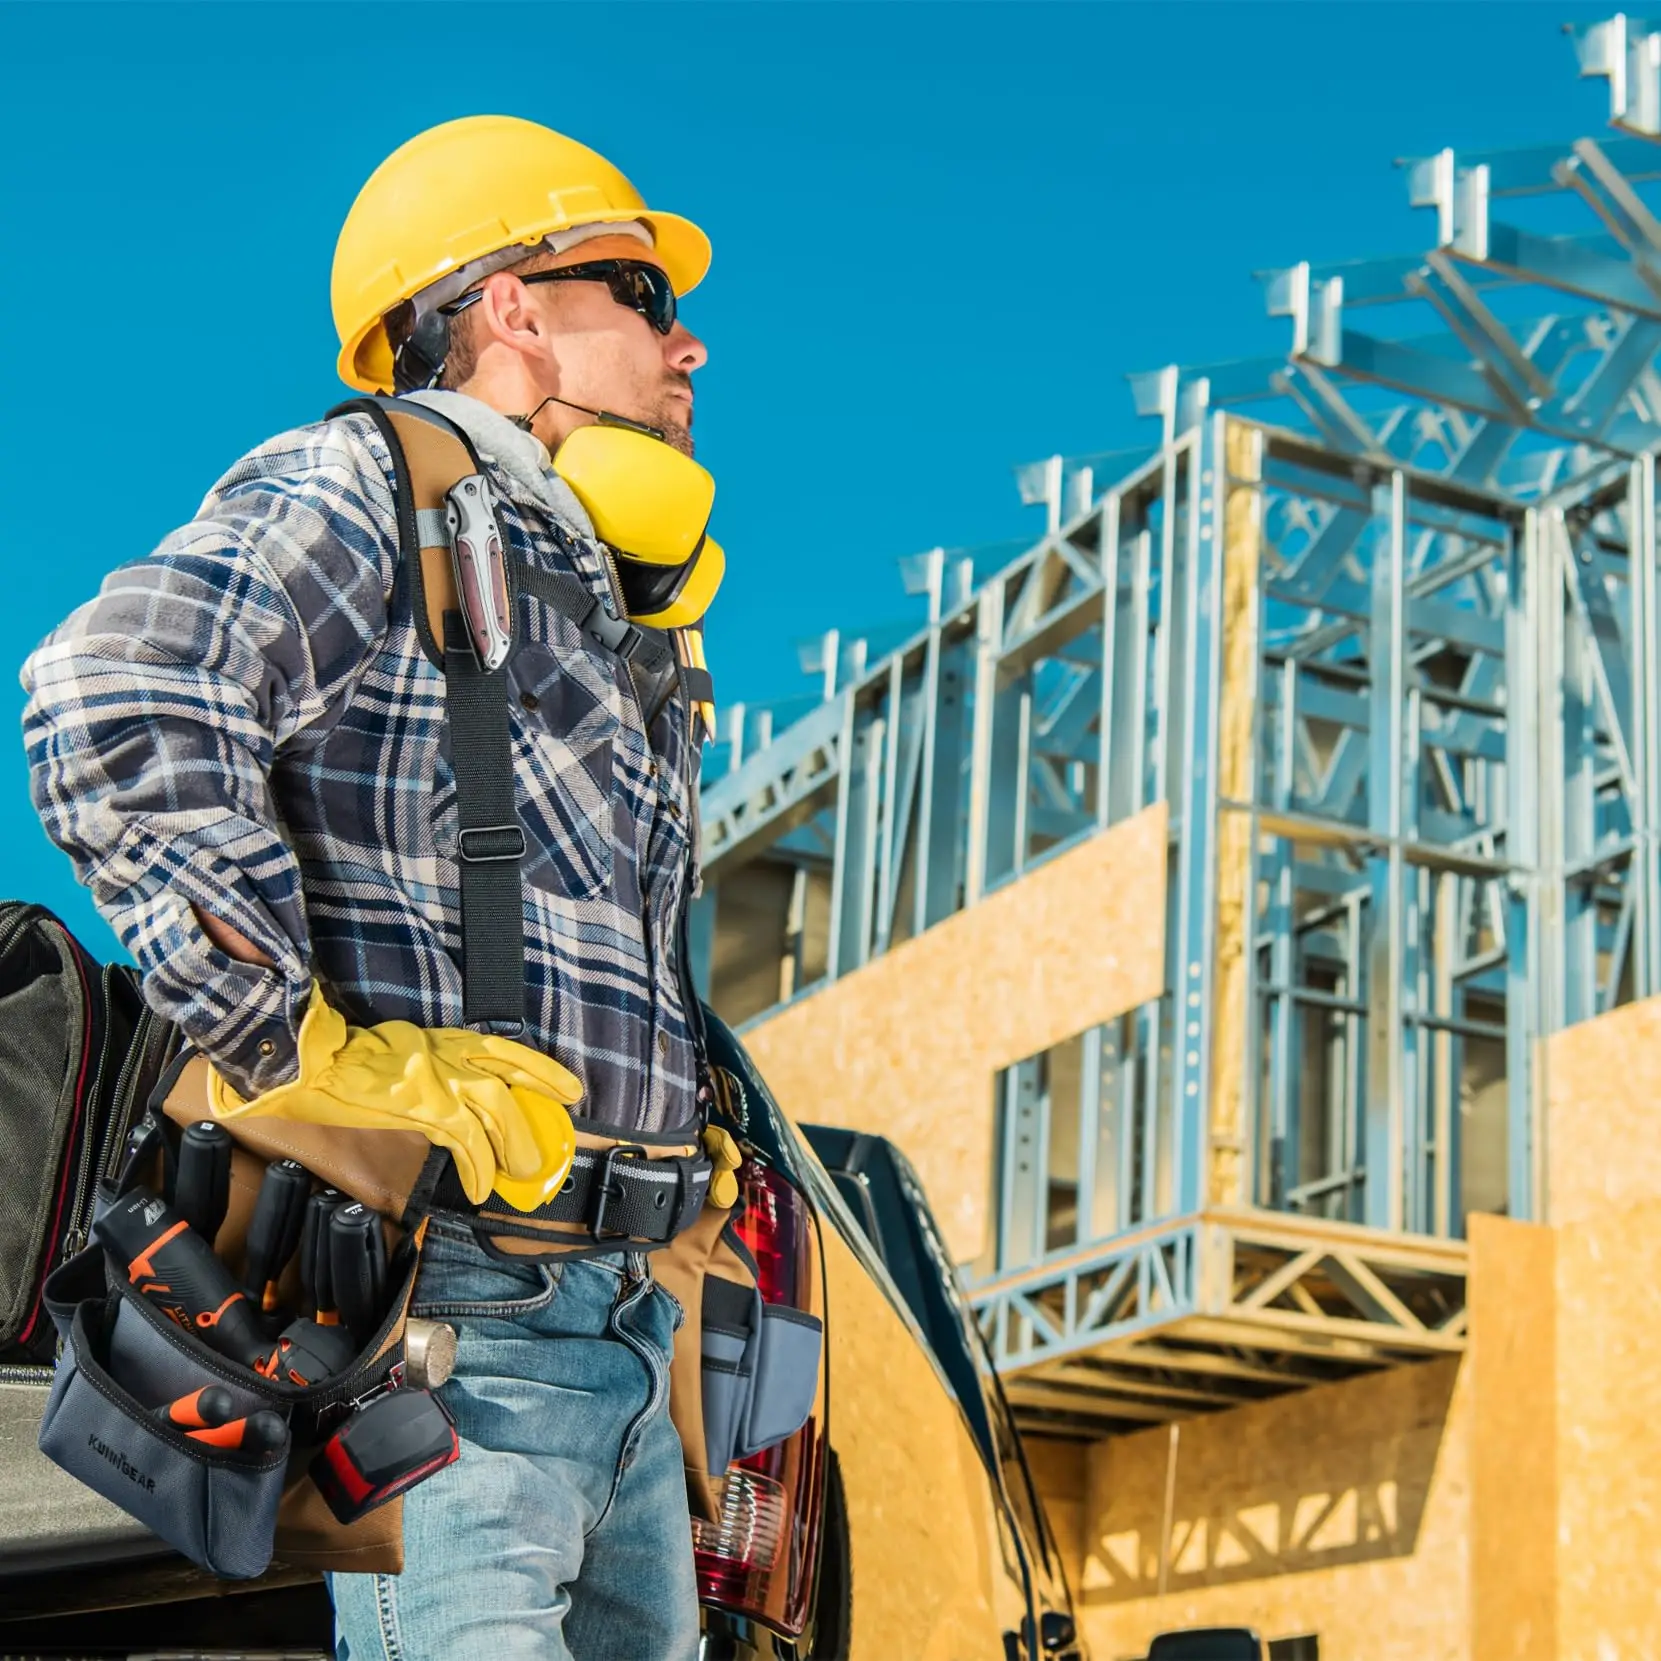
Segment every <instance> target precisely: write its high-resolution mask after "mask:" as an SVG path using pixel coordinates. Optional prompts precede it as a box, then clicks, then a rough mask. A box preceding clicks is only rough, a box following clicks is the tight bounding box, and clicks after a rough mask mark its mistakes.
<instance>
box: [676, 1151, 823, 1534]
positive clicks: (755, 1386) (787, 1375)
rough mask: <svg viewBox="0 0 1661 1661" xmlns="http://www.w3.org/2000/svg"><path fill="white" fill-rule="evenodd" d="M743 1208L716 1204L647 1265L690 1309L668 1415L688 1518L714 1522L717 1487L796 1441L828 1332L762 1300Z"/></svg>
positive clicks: (814, 1393) (812, 1398) (802, 1313)
mask: <svg viewBox="0 0 1661 1661" xmlns="http://www.w3.org/2000/svg"><path fill="white" fill-rule="evenodd" d="M742 1193H743V1187H742V1184H741V1186H740V1195H741V1198H740V1202H739V1204H738V1205H736V1206H734V1207H733V1208H732V1209H731V1210H723V1209H721V1208H719V1207H717V1206H716V1205H714V1204H713V1203H711V1204H709V1205H707V1206H706V1207H705V1209H704V1212H703V1214H702V1215H701V1216H700V1217H699V1218H698V1220H697V1221H696V1222H695V1223H694V1224H693V1225H692V1226H691V1227H690V1228H689V1229H687V1230H686V1232H685V1233H684V1234H682V1235H680V1236H678V1237H677V1238H676V1239H675V1240H674V1241H672V1242H671V1243H670V1244H669V1245H668V1246H666V1247H665V1248H664V1249H663V1250H662V1251H661V1252H658V1253H657V1254H656V1255H655V1256H654V1257H653V1259H652V1268H653V1271H654V1273H655V1274H656V1277H657V1280H658V1283H659V1284H660V1285H661V1286H663V1287H664V1288H666V1289H667V1290H668V1291H670V1292H672V1293H673V1294H674V1295H675V1297H676V1298H677V1299H678V1300H679V1302H680V1304H681V1307H682V1308H683V1309H684V1310H685V1312H686V1319H685V1322H684V1323H683V1325H682V1327H681V1329H680V1331H679V1332H678V1333H676V1335H675V1347H674V1353H673V1355H672V1357H671V1360H670V1367H669V1416H670V1418H671V1419H672V1420H673V1422H674V1425H675V1429H676V1431H677V1432H678V1433H679V1436H680V1439H681V1453H682V1459H683V1462H684V1464H685V1466H686V1484H687V1492H688V1497H689V1499H690V1502H691V1506H692V1510H693V1513H694V1515H696V1516H700V1517H703V1518H704V1519H705V1520H706V1521H709V1522H712V1523H713V1522H716V1521H717V1520H718V1515H717V1499H716V1494H715V1489H714V1486H713V1484H714V1482H715V1481H716V1480H717V1479H719V1478H720V1477H722V1476H723V1475H725V1473H726V1470H727V1467H728V1466H729V1465H730V1464H731V1463H732V1462H733V1461H734V1460H735V1459H746V1458H748V1457H749V1456H750V1455H751V1454H755V1453H760V1452H762V1451H763V1450H764V1449H767V1448H771V1447H773V1446H775V1445H776V1444H778V1443H780V1442H783V1441H785V1440H786V1439H787V1438H789V1437H791V1436H793V1435H795V1433H796V1432H797V1431H798V1430H800V1429H801V1428H802V1426H803V1425H804V1424H805V1423H806V1422H807V1420H808V1418H809V1416H810V1415H811V1414H812V1412H813V1409H814V1404H815V1402H816V1401H817V1399H818V1395H819V1388H820V1357H821V1350H822V1347H823V1340H824V1327H823V1324H822V1322H821V1320H820V1318H819V1316H818V1315H815V1314H812V1313H810V1312H809V1311H807V1310H801V1309H796V1308H794V1307H792V1306H790V1305H789V1304H784V1303H768V1302H764V1301H763V1299H762V1296H761V1289H760V1280H759V1276H758V1274H757V1270H756V1263H755V1259H754V1257H753V1256H752V1255H751V1253H750V1249H749V1247H748V1246H747V1245H746V1244H745V1243H744V1239H743V1237H742V1235H741V1234H740V1232H739V1228H738V1224H739V1221H740V1219H741V1217H742V1215H743V1199H742Z"/></svg>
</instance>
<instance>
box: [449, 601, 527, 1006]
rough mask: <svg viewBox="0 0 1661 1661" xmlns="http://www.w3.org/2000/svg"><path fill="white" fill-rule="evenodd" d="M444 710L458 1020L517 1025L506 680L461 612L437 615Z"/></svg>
mask: <svg viewBox="0 0 1661 1661" xmlns="http://www.w3.org/2000/svg"><path fill="white" fill-rule="evenodd" d="M444 704H445V715H446V717H447V718H448V720H449V724H450V770H451V772H453V773H454V774H455V779H456V823H457V826H458V829H457V833H456V869H457V871H458V873H459V875H460V879H461V954H462V955H461V963H462V1019H463V1020H465V1021H466V1022H467V1023H468V1025H472V1024H473V1023H474V1022H489V1023H490V1024H492V1025H498V1026H508V1027H512V1028H513V1029H514V1030H515V1031H518V1030H519V1029H521V1028H522V1027H523V1026H524V1024H525V916H524V910H523V908H522V904H521V899H520V885H519V862H520V861H521V860H522V859H523V858H524V855H525V832H524V828H523V827H522V826H521V825H520V823H519V814H518V811H517V809H516V808H515V806H514V801H513V748H512V735H511V733H510V731H509V728H508V693H507V677H506V675H505V674H504V673H503V671H502V670H500V669H498V670H496V671H494V672H493V673H491V674H486V673H485V672H484V670H482V669H481V668H480V667H479V660H478V658H477V657H476V656H475V655H474V652H473V647H472V643H471V641H470V640H469V639H468V634H467V627H466V625H465V624H464V623H463V622H462V619H461V614H460V613H459V612H454V611H450V612H446V613H445V614H444Z"/></svg>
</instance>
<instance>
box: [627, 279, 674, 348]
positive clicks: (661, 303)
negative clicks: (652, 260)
mask: <svg viewBox="0 0 1661 1661" xmlns="http://www.w3.org/2000/svg"><path fill="white" fill-rule="evenodd" d="M628 281H629V285H630V291H631V292H630V296H629V299H628V301H627V304H629V305H631V306H633V307H634V309H635V310H636V311H637V312H639V313H640V314H641V316H642V317H644V318H645V319H646V321H647V322H648V323H650V324H651V325H652V327H653V328H654V329H656V330H657V332H658V333H659V334H660V335H666V334H668V332H669V331H670V330H671V329H672V328H674V326H675V291H674V289H673V288H672V287H671V286H670V283H669V277H668V275H667V273H665V272H663V271H660V270H658V268H657V267H656V266H655V265H635V266H630V267H629V268H628Z"/></svg>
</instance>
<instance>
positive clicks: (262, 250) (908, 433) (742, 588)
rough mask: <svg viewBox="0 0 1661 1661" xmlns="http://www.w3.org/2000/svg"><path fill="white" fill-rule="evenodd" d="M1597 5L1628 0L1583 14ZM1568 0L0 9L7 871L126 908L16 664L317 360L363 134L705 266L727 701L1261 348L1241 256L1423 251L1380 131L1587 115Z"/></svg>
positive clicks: (790, 687)
mask: <svg viewBox="0 0 1661 1661" xmlns="http://www.w3.org/2000/svg"><path fill="white" fill-rule="evenodd" d="M1610 9H1612V8H1610ZM1600 15H1603V14H1602V13H1599V12H1595V11H1594V12H1590V13H1587V12H1581V13H1571V12H1566V11H1560V10H1559V9H1558V8H1557V7H1556V6H1555V5H1552V4H1515V3H1505V0H1493V3H1489V4H1466V5H1458V4H1449V3H1438V4H1406V3H1399V0H1398V3H1394V4H1390V3H1381V4H1360V3H1350V0H1324V3H1323V0H1309V3H1305V4H1298V5H1267V4H1253V3H1248V0H1236V3H1232V4H1218V5H1202V4H1182V3H1174V0H1164V3H1157V4H1155V3H1148V4H1104V5H1089V4H1059V5H1047V4H1038V3H1033V0H1023V3H1020V4H1015V5H1007V6H1006V5H999V4H950V3H946V0H935V3H927V4H846V3H843V4H824V5H820V4H794V3H776V4H764V3H751V4H698V3H691V0H688V3H682V4H675V5H648V4H617V5H600V4H596V5H571V4H566V5H539V4H520V5H508V6H495V5H486V4H466V5H448V4H438V3H432V4H415V3H402V4H391V3H386V4H368V5H347V4H327V5H324V4H316V5H290V6H265V5H253V4H218V5H213V4H203V5H194V6H150V5H143V4H122V5H117V6H112V7H104V6H99V5H82V4H57V5H50V4H41V5H21V6H20V5H9V6H0V29H3V31H4V33H3V37H0V38H4V40H5V43H6V49H5V59H6V67H7V74H6V94H5V98H4V100H0V144H3V146H4V151H5V154H6V156H7V158H8V159H7V164H6V166H5V168H4V169H3V170H0V227H3V230H0V237H3V239H4V246H3V255H4V257H3V258H0V302H3V316H4V323H3V325H0V385H3V387H4V390H5V395H4V397H3V399H0V455H3V458H4V459H3V461H0V469H3V473H0V485H3V488H4V497H3V502H4V506H3V510H0V511H3V523H4V526H5V529H4V532H3V535H4V538H5V543H6V560H5V570H6V573H7V576H8V578H9V585H10V586H9V592H8V593H7V596H6V601H5V604H4V605H3V606H0V660H4V663H5V665H6V666H7V667H6V673H5V674H4V675H3V676H0V728H3V730H4V731H5V732H7V733H10V734H11V735H12V736H11V738H10V739H9V740H8V741H7V742H6V743H5V744H0V850H3V851H4V855H5V864H4V868H3V876H0V893H3V894H4V895H7V896H11V897H23V898H32V899H38V900H42V901H44V902H45V903H47V904H49V905H51V906H53V907H54V908H55V909H57V910H59V911H60V912H61V913H62V914H63V915H64V916H65V917H66V918H67V919H68V920H69V921H70V923H71V925H72V926H73V927H75V928H77V929H78V930H80V931H81V932H82V934H83V937H84V938H85V939H86V940H87V941H88V943H89V944H90V945H91V946H92V947H93V949H94V950H95V951H99V952H103V953H109V952H111V951H113V950H114V949H115V948H114V942H113V939H112V937H111V936H110V935H109V933H108V932H107V930H105V929H104V927H103V925H102V924H101V923H100V922H99V921H98V920H97V919H96V916H95V914H94V913H93V911H92V909H91V906H90V904H89V903H87V902H86V901H85V900H84V898H83V897H82V895H81V894H80V892H79V890H78V889H77V888H76V886H75V884H74V882H73V880H72V877H71V874H70V869H69V864H68V861H67V860H66V859H65V858H64V857H63V856H62V855H61V854H60V853H58V851H57V850H56V849H55V848H53V847H52V846H51V845H50V844H49V843H48V842H47V841H46V839H45V837H44V835H43V834H42V832H41V830H40V828H39V825H38V822H37V821H36V819H35V817H34V815H33V813H32V810H31V808H30V805H29V799H28V792H27V780H26V769H25V767H24V764H23V755H22V746H21V742H20V740H19V739H18V737H17V734H18V731H19V727H18V718H19V715H20V712H21V709H22V695H21V692H20V691H19V690H18V687H17V682H16V673H15V671H16V667H17V665H18V664H20V663H21V661H22V659H23V657H24V656H25V655H26V654H27V652H28V651H29V650H30V649H31V648H32V647H33V645H34V644H35V643H36V641H37V640H38V639H39V638H40V637H41V636H42V635H43V634H45V633H46V631H47V630H48V629H50V628H51V627H52V626H53V625H54V624H55V623H56V622H57V621H58V620H59V619H60V618H62V617H63V616H64V615H66V614H67V613H68V612H69V611H70V610H71V609H72V608H73V607H74V606H75V605H76V604H78V603H79V602H80V601H81V600H82V599H84V598H86V597H87V596H88V595H90V594H91V593H92V592H93V591H94V590H95V589H96V587H97V584H98V582H99V580H100V578H101V577H102V575H103V573H104V572H106V571H107V570H108V569H109V568H110V567H111V566H113V565H115V564H116V563H118V562H120V561H122V560H126V559H131V558H134V557H138V556H140V555H142V554H144V553H146V552H148V551H149V549H150V548H151V547H153V546H154V544H155V543H156V542H157V541H158V540H159V539H160V537H161V536H162V535H163V534H164V533H165V532H166V531H167V530H168V529H170V528H171V527H172V526H174V525H175V524H177V523H178V522H180V521H182V520H184V519H187V518H188V517H189V516H190V514H191V512H192V511H193V509H194V508H195V506H196V504H197V502H198V501H199V500H200V499H201V496H202V494H203V492H204V491H205V490H206V488H207V487H208V485H209V484H210V483H211V482H212V481H213V479H214V478H215V477H216V476H217V475H218V474H219V472H220V471H221V470H222V469H223V468H224V467H225V466H226V465H227V464H228V463H230V462H231V461H232V460H234V459H235V457H236V456H237V455H238V454H239V453H240V452H242V451H243V450H245V449H247V448H248V447H249V446H251V445H252V444H254V443H256V442H257V441H259V440H260V439H262V438H264V437H266V436H268V435H269V434H271V433H273V432H275V431H278V430H280V429H282V428H284V427H287V426H291V425H295V424H298V423H301V422H304V421H307V420H310V419H313V418H314V417H316V416H317V415H318V414H320V413H321V412H322V411H323V410H324V409H326V408H327V407H328V406H329V405H330V404H331V403H332V402H334V401H336V399H337V398H338V397H340V396H341V391H342V389H341V388H340V386H339V384H338V383H337V382H336V380H335V378H334V374H333V363H334V354H335V340H334V334H333V329H332V327H331V324H330V319H329V310H328V271H329V260H330V255H331V253H332V250H333V246H334V238H335V234H336V231H337V229H338V227H339V224H340V220H341V218H342V216H343V214H344V213H345V211H346V208H347V206H348V204H349V203H350V202H351V200H352V197H353V195H354V194H355V192H356V191H357V188H358V186H359V185H360V184H361V183H362V181H363V179H364V178H365V177H366V176H367V174H368V173H369V172H370V171H371V170H372V169H373V168H374V166H375V165H376V164H377V163H378V162H379V161H380V160H381V158H382V157H383V156H385V155H386V154H387V152H389V151H390V150H392V149H393V148H394V147H395V146H396V145H398V144H399V143H401V142H402V141H403V140H404V139H406V138H408V137H409V136H410V135H411V134H412V133H415V132H417V131H419V130H420V129H422V128H424V127H426V126H429V125H431V124H432V123H434V122H437V121H443V120H447V119H450V118H451V117H454V116H459V115H466V114H474V113H478V112H482V111H503V112H507V113H511V114H517V115H523V116H528V117H531V118H532V119H535V120H539V121H543V122H546V123H548V124H549V125H551V126H554V127H558V128H560V129H561V130H563V131H566V132H569V133H571V134H572V135H573V136H576V137H578V138H581V139H582V140H584V141H585V142H586V143H588V144H591V145H593V146H594V147H595V148H597V149H599V150H601V151H603V152H605V153H606V154H607V155H609V156H610V157H611V158H612V159H613V160H615V161H616V162H617V163H618V164H619V165H620V166H621V167H622V168H623V169H624V170H625V171H626V172H627V173H629V174H630V175H631V177H632V178H633V179H634V180H635V182H636V184H637V185H639V187H640V188H641V189H642V191H643V192H644V193H645V194H646V196H647V199H648V200H649V201H650V202H652V203H653V204H655V205H659V206H662V207H664V208H669V209H673V210H675V211H677V212H681V213H685V214H688V215H690V216H691V217H693V218H695V219H696V220H698V221H699V222H700V223H701V224H702V225H703V226H704V227H705V228H706V229H707V230H708V231H709V233H710V234H711V236H712V237H713V239H714V244H715V263H714V266H713V269H712V271H711V275H710V277H709V279H708V280H707V282H706V283H705V284H704V286H703V287H702V288H701V289H700V290H699V291H698V292H697V293H696V294H694V295H693V296H692V297H691V299H690V300H689V301H688V303H687V307H686V312H687V315H688V318H689V321H690V322H691V324H692V326H693V327H694V328H695V329H696V330H697V331H698V332H699V333H700V334H702V335H703V336H704V337H705V339H706V340H707V341H708V342H709V344H710V348H711V360H710V364H709V367H708V368H707V369H706V370H705V371H704V372H703V374H702V377H701V380H700V396H699V411H698V441H699V454H700V458H701V459H702V460H704V461H705V462H706V464H707V465H708V466H709V467H710V468H711V469H712V470H713V472H714V473H715V475H716V478H717V480H718V482H719V487H720V494H719V498H718V503H717V510H716V520H715V526H716V529H717V532H718V534H719V535H720V536H721V539H722V540H723V542H724V543H725V545H726V547H727V550H728V556H729V560H730V567H729V577H728V581H727V586H726V588H725V590H724V592H723V594H722V596H721V599H720V601H719V603H718V607H717V611H716V613H715V615H714V617H713V619H712V623H711V629H710V640H711V656H712V659H713V663H714V667H715V671H716V676H717V685H718V688H719V692H720V695H721V697H722V699H723V700H724V701H725V700H730V699H732V698H735V697H749V698H757V697H768V696H777V695H781V694H787V693H790V692H793V691H796V690H798V689H801V688H802V687H803V686H804V685H805V683H803V682H802V681H801V678H800V675H799V671H798V670H797V668H796V655H795V642H796V641H797V640H798V639H799V638H801V637H803V636H807V635H811V634H815V633H817V632H818V631H819V630H820V629H822V628H824V627H826V626H828V625H830V624H832V623H843V624H855V625H857V624H859V623H861V622H865V623H867V624H871V623H880V622H882V621H883V620H886V619H892V618H896V617H903V616H905V615H907V614H908V613H909V611H910V609H911V606H912V604H913V603H912V602H908V601H906V600H905V599H904V598H903V596H902V594H901V590H900V587H899V583H898V579H897V575H896V572H895V568H894V561H895V559H896V557H897V556H900V555H903V554H906V553H911V552H916V551H919V550H921V549H924V548H928V547H931V546H934V545H936V544H945V545H947V546H957V545H964V544H971V543H977V542H989V541H994V540H997V539H1000V538H1004V537H1011V536H1018V535H1021V534H1023V533H1024V532H1027V531H1033V530H1034V529H1035V528H1036V529H1040V530H1041V528H1042V526H1041V523H1040V522H1038V521H1037V519H1036V515H1035V510H1031V509H1022V508H1021V507H1020V506H1019V503H1018V501H1017V498H1016V495H1015V490H1014V486H1013V481H1012V476H1011V472H1010V469H1011V467H1012V466H1013V465H1014V464H1016V463H1019V462H1022V461H1027V460H1032V459H1035V458H1037V457H1040V456H1043V455H1048V454H1050V453H1051V452H1054V451H1057V450H1059V451H1063V452H1069V453H1076V452H1081V451H1090V450H1098V449H1108V448H1115V447H1119V446H1128V445H1132V444H1135V443H1138V442H1140V441H1141V440H1142V439H1143V438H1144V437H1145V436H1146V435H1145V432H1144V429H1143V427H1142V425H1141V424H1140V423H1138V422H1137V420H1136V418H1135V417H1134V415H1133V413H1132V411H1131V407H1130V401H1129V396H1128V393H1127V390H1126V388H1125V384H1124V380H1123V376H1124V374H1125V373H1126V372H1127V371H1131V370H1136V369H1145V368H1152V367H1155V366H1157V365H1159V364H1161V363H1166V362H1170V361H1172V360H1185V361H1193V362H1204V361H1207V360H1214V359H1217V358H1227V357H1235V356H1245V355H1249V354H1252V353H1257V352H1263V351H1272V350H1276V349H1278V348H1279V347H1280V346H1282V345H1283V344H1284V328H1285V325H1284V324H1281V323H1275V322H1273V321H1271V320H1269V319H1267V318H1266V317H1265V316H1264V315H1263V310H1262V303H1261V298H1260V294H1259V291H1258V289H1257V286H1256V285H1255V284H1254V283H1253V282H1252V281H1251V278H1250V273H1251V272H1252V270H1253V269H1255V268H1260V267H1264V266H1272V265H1282V264H1286V263H1289V262H1291V261H1294V260H1297V259H1301V258H1311V259H1333V258H1347V257H1354V256H1360V255H1366V254H1375V253H1388V252H1395V251H1402V250H1406V249H1411V248H1420V247H1423V246H1424V245H1425V241H1426V239H1427V236H1428V234H1429V226H1428V224H1427V222H1426V220H1425V218H1424V217H1423V216H1420V215H1416V214H1414V213H1412V212H1411V211H1410V210H1409V209H1408V208H1407V206H1406V196H1405V191H1404V186H1403V181H1402V178H1401V176H1400V174H1399V173H1398V172H1397V171H1396V170H1395V169H1394V168H1393V167H1392V166H1391V163H1392V160H1393V158H1395V157H1397V156H1400V155H1403V154H1413V153H1423V152H1425V151H1429V150H1434V149H1437V148H1439V147H1441V146H1442V145H1444V144H1453V145H1456V146H1460V145H1468V146H1494V145H1504V144H1514V143H1528V142H1534V141H1539V140H1549V139H1559V138H1566V137H1572V136H1574V135H1576V134H1579V133H1585V132H1590V133H1596V132H1598V131H1600V130H1601V129H1602V127H1603V124H1604V120H1605V115H1606V92H1605V89H1604V87H1603V85H1602V83H1587V84H1585V85H1580V84H1577V82H1576V80H1575V69H1574V60H1573V54H1572V50H1571V47H1570V45H1569V43H1568V42H1567V41H1566V40H1565V39H1564V38H1563V36H1562V35H1561V34H1560V33H1559V24H1560V23H1561V22H1562V21H1563V19H1564V18H1565V17H1566V16H1579V17H1581V18H1583V19H1590V18H1593V17H1596V16H1600Z"/></svg>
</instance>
